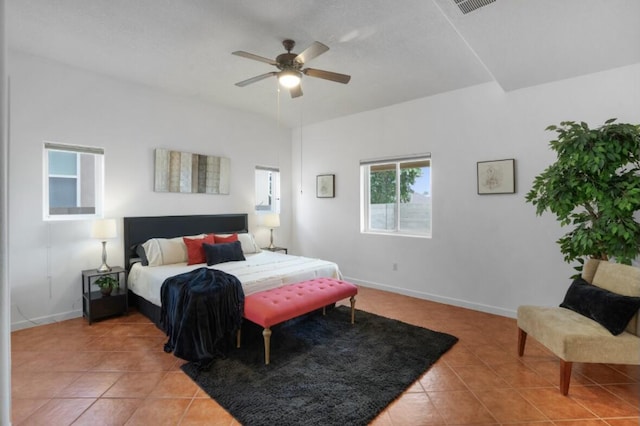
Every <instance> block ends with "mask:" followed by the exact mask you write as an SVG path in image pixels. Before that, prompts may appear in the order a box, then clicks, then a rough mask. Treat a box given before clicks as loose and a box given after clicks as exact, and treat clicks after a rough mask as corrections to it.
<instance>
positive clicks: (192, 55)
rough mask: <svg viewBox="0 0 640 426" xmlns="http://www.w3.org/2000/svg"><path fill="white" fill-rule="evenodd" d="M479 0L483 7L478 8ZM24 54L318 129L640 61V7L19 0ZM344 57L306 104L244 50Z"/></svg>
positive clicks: (598, 2)
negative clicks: (391, 108)
mask: <svg viewBox="0 0 640 426" xmlns="http://www.w3.org/2000/svg"><path fill="white" fill-rule="evenodd" d="M470 1H472V0H470ZM6 16H7V24H8V26H7V32H8V44H9V48H10V49H15V50H20V51H24V52H28V53H31V54H35V55H39V56H43V57H46V58H50V59H53V60H56V61H60V62H63V63H66V64H69V65H73V66H76V67H80V68H84V69H88V70H92V71H97V72H100V73H103V74H106V75H109V76H113V77H116V78H119V79H125V80H132V81H135V82H138V83H143V84H147V85H150V86H154V87H161V88H163V89H166V90H169V91H172V92H174V93H179V94H187V95H192V96H197V97H200V98H202V99H204V100H207V101H212V102H215V103H218V104H222V105H226V106H229V107H233V108H238V109H241V110H245V111H252V112H255V113H258V114H263V115H266V116H269V117H272V118H274V119H279V120H280V122H281V123H282V124H283V125H286V126H297V125H300V124H301V123H303V124H309V123H314V122H319V121H323V120H327V119H331V118H335V117H339V116H343V115H348V114H353V113H357V112H361V111H366V110H371V109H375V108H380V107H383V106H387V105H392V104H396V103H400V102H404V101H408V100H411V99H416V98H421V97H426V96H430V95H434V94H438V93H443V92H447V91H451V90H456V89H460V88H463V87H467V86H471V85H476V84H480V83H485V82H490V81H494V80H495V81H496V82H497V83H498V84H499V85H500V86H501V87H502V88H503V89H504V90H505V91H510V90H517V89H520V88H523V87H528V86H533V85H536V84H541V83H546V82H549V81H555V80H560V79H565V78H570V77H574V76H578V75H582V74H588V73H593V72H597V71H602V70H606V69H610V68H615V67H620V66H624V65H629V64H635V63H640V24H639V22H640V1H639V0H496V1H495V2H494V3H490V4H488V5H486V6H484V7H481V8H479V9H477V10H475V11H473V12H471V13H468V14H466V15H465V14H463V13H462V12H461V11H460V9H459V8H458V6H456V3H455V1H454V0H396V1H392V0H322V1H320V0H233V1H231V0H7V1H6ZM285 38H291V39H294V40H295V41H296V43H297V44H296V48H294V50H293V51H294V52H296V53H300V52H301V51H302V50H304V49H305V48H306V47H307V46H308V45H309V44H311V43H312V42H313V41H314V40H317V41H320V42H322V43H324V44H326V45H328V46H329V47H330V50H329V51H328V52H327V53H325V54H323V55H322V56H319V57H317V58H316V59H314V60H312V61H310V62H309V63H308V66H311V67H313V68H319V69H325V70H329V71H336V72H340V73H344V74H350V75H351V76H352V79H351V82H350V83H349V84H347V85H343V84H339V83H333V82H329V81H325V80H320V79H316V78H311V77H308V76H305V77H304V79H303V90H304V96H302V97H301V98H297V99H291V98H290V97H289V94H288V93H287V92H286V91H283V92H281V93H280V95H278V88H277V84H276V80H275V78H269V79H266V80H262V81H260V82H257V83H254V84H252V85H249V86H246V87H243V88H240V87H237V86H235V85H234V83H236V82H238V81H241V80H244V79H247V78H249V77H253V76H255V75H259V74H263V73H265V72H269V71H272V70H275V68H274V67H272V66H271V65H269V64H266V63H262V62H258V61H252V60H249V59H246V58H242V57H238V56H234V55H231V52H233V51H235V50H244V51H247V52H251V53H255V54H257V55H260V56H264V57H268V58H275V57H276V56H277V55H278V54H280V53H284V48H283V47H282V45H281V42H282V40H284V39H285Z"/></svg>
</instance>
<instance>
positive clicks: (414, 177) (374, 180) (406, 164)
mask: <svg viewBox="0 0 640 426" xmlns="http://www.w3.org/2000/svg"><path fill="white" fill-rule="evenodd" d="M360 172H361V176H362V180H361V182H362V185H361V187H362V188H361V189H362V191H361V194H362V196H361V212H362V215H361V216H362V217H361V230H362V232H370V233H388V234H395V235H415V236H424V237H430V236H431V155H430V154H423V155H420V156H415V157H414V156H412V157H401V158H388V159H382V160H367V161H361V162H360Z"/></svg>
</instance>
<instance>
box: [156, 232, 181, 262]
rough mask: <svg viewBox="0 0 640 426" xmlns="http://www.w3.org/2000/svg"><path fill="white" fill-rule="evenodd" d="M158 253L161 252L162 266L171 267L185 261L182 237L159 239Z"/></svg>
mask: <svg viewBox="0 0 640 426" xmlns="http://www.w3.org/2000/svg"><path fill="white" fill-rule="evenodd" d="M158 243H159V244H160V251H161V252H162V264H163V265H171V264H173V263H181V262H186V261H187V245H186V244H185V243H184V241H183V240H182V237H176V238H169V239H166V238H159V239H158Z"/></svg>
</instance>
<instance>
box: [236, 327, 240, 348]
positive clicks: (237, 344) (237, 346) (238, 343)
mask: <svg viewBox="0 0 640 426" xmlns="http://www.w3.org/2000/svg"><path fill="white" fill-rule="evenodd" d="M239 347H240V328H238V334H237V335H236V348H239Z"/></svg>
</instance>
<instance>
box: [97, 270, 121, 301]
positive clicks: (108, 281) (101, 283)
mask: <svg viewBox="0 0 640 426" xmlns="http://www.w3.org/2000/svg"><path fill="white" fill-rule="evenodd" d="M95 284H96V285H97V286H98V287H100V292H101V293H102V294H103V295H104V296H109V295H111V291H112V290H113V289H115V288H118V287H119V286H120V282H119V281H118V279H117V278H115V277H113V276H112V275H103V276H101V277H100V278H98V279H97V280H95Z"/></svg>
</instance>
